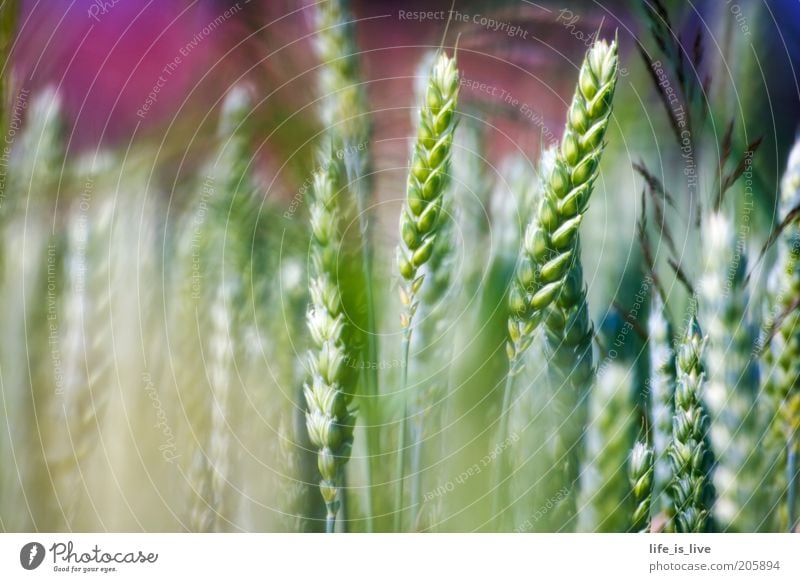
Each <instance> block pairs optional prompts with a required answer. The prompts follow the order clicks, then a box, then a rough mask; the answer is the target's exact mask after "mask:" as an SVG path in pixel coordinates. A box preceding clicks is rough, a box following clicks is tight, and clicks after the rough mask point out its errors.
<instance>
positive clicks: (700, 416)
mask: <svg viewBox="0 0 800 582" xmlns="http://www.w3.org/2000/svg"><path fill="white" fill-rule="evenodd" d="M705 343H706V340H705V338H704V337H703V335H702V332H701V331H700V326H699V325H698V323H697V320H696V319H694V318H692V320H691V321H690V323H689V328H688V329H687V331H686V337H685V338H684V339H683V342H682V343H681V345H680V346H679V347H678V350H677V355H676V358H675V363H676V369H677V373H678V383H677V385H676V387H675V416H674V417H673V420H672V442H671V443H670V449H669V457H670V460H671V462H672V471H673V479H672V483H671V484H670V488H669V493H670V497H671V499H672V508H671V513H672V516H671V517H672V527H673V528H674V530H675V531H677V532H682V533H697V532H704V531H709V530H710V529H712V528H711V511H712V507H713V505H714V497H715V492H714V485H713V483H712V480H711V472H712V467H713V465H714V457H713V454H712V451H711V446H710V443H709V420H708V415H707V414H706V411H705V407H704V406H703V403H702V391H703V384H704V382H705V369H704V366H703V351H704V349H705Z"/></svg>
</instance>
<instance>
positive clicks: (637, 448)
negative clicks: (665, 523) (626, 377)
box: [628, 441, 653, 532]
mask: <svg viewBox="0 0 800 582" xmlns="http://www.w3.org/2000/svg"><path fill="white" fill-rule="evenodd" d="M628 480H629V481H630V484H631V493H632V494H633V501H634V510H633V516H632V518H631V521H632V529H633V531H639V532H649V531H650V520H651V517H650V508H651V505H652V499H653V449H652V447H650V446H648V445H647V443H644V442H642V441H636V444H635V445H633V450H632V451H631V458H630V464H629V466H628Z"/></svg>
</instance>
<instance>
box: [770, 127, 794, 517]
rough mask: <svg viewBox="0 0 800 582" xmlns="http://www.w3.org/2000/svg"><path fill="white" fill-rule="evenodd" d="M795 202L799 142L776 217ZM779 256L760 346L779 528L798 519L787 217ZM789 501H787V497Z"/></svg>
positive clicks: (791, 268)
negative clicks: (766, 339) (768, 334)
mask: <svg viewBox="0 0 800 582" xmlns="http://www.w3.org/2000/svg"><path fill="white" fill-rule="evenodd" d="M799 202H800V141H798V142H797V143H796V144H795V146H794V148H793V149H792V152H791V154H790V155H789V162H788V164H787V168H786V172H785V173H784V176H783V180H782V181H781V197H780V201H779V205H778V218H779V222H784V221H786V220H787V218H788V217H789V213H790V212H791V211H792V210H793V209H794V208H795V207H796V206H797V205H798V203H799ZM778 245H779V247H778V253H779V255H778V259H777V261H776V263H775V266H774V268H773V271H772V273H771V274H770V281H769V287H770V294H771V296H770V311H771V316H770V317H769V318H768V319H769V320H770V321H772V322H773V326H774V327H775V329H774V334H773V335H772V338H771V340H770V343H769V345H768V346H767V349H765V351H764V365H765V370H766V376H767V377H766V384H765V391H766V393H767V395H768V397H769V401H770V409H771V410H770V413H771V414H770V417H771V420H772V431H771V432H772V434H771V437H770V439H769V440H768V444H769V446H770V448H771V449H772V450H774V451H775V455H774V456H775V457H777V462H776V467H775V471H774V475H775V477H774V478H775V480H776V481H777V488H776V489H777V492H776V493H777V496H778V499H776V500H775V503H777V504H778V506H779V509H778V520H779V524H778V527H779V528H780V529H781V530H784V531H786V530H788V529H791V527H792V526H793V524H794V523H796V521H797V519H798V518H797V515H796V503H795V501H794V500H795V499H796V498H797V487H798V478H797V474H796V471H795V470H794V469H793V468H792V467H791V463H789V460H790V458H792V459H793V457H792V455H795V454H796V447H797V438H798V437H797V435H798V432H799V431H800V414H799V413H798V411H800V310H798V309H797V302H798V301H800V223H798V221H797V219H794V220H792V221H791V222H790V223H789V224H787V225H786V226H785V227H784V229H783V230H782V231H781V234H780V237H779V240H778ZM790 501H791V502H792V503H789V502H790Z"/></svg>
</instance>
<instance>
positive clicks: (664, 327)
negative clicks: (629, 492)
mask: <svg viewBox="0 0 800 582" xmlns="http://www.w3.org/2000/svg"><path fill="white" fill-rule="evenodd" d="M647 330H648V345H649V355H650V398H649V400H650V426H651V430H652V434H653V438H652V441H653V454H654V461H653V463H654V467H655V469H654V476H653V495H652V498H653V502H652V505H653V508H654V509H655V510H656V511H660V510H662V509H666V508H667V506H668V504H669V500H668V499H667V496H666V489H667V486H668V485H669V483H670V482H671V481H672V467H671V466H670V461H669V457H668V455H667V450H668V448H669V442H670V441H671V440H672V416H673V414H674V412H675V351H674V349H673V347H672V341H673V338H672V335H673V334H672V324H671V323H670V321H669V319H668V317H667V313H666V307H665V306H664V301H663V300H662V299H661V295H659V294H658V292H656V293H654V294H653V297H652V300H651V303H650V315H649V317H648V319H647Z"/></svg>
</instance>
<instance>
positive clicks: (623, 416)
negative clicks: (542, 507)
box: [551, 362, 635, 532]
mask: <svg viewBox="0 0 800 582" xmlns="http://www.w3.org/2000/svg"><path fill="white" fill-rule="evenodd" d="M556 389H557V390H561V391H568V390H571V388H570V387H569V386H565V385H562V386H561V387H558V386H557V387H556ZM590 399H591V402H590V403H589V404H590V406H589V422H588V424H586V419H581V418H580V417H579V415H580V405H578V406H576V405H575V403H574V402H573V401H572V398H571V397H567V398H563V397H560V396H559V395H558V394H556V395H555V396H554V402H555V403H556V405H557V406H558V407H559V408H561V407H564V406H565V407H566V409H565V410H558V409H556V410H554V413H555V414H554V416H555V419H554V420H553V424H552V426H553V428H552V433H553V436H552V437H551V438H552V440H553V444H554V447H553V448H554V453H553V458H554V459H553V465H552V473H553V475H552V481H553V485H552V486H551V489H552V490H553V491H558V490H560V489H561V488H565V489H567V490H571V489H574V488H576V487H578V485H580V494H578V492H575V491H572V492H571V493H570V495H568V496H567V497H566V498H565V499H564V500H563V501H562V502H561V503H560V504H559V505H558V506H557V507H556V508H554V511H553V515H552V516H551V520H552V523H553V527H554V528H555V529H557V530H561V531H563V530H566V529H573V528H575V527H576V526H577V527H579V528H580V529H581V530H583V531H594V532H625V531H628V529H629V528H630V515H631V514H630V508H631V502H630V495H629V488H628V475H627V473H626V466H627V461H628V456H629V454H630V451H631V447H632V446H633V442H634V432H633V431H634V429H635V426H634V424H635V422H634V421H635V405H634V401H633V373H632V372H631V370H630V369H629V368H628V367H627V366H625V365H623V364H620V363H614V362H612V363H609V364H607V365H606V366H604V367H603V368H602V369H601V370H600V372H599V375H598V377H597V386H596V387H595V389H594V390H593V391H592V394H591V397H590ZM565 401H566V402H565ZM564 402H565V404H562V403H564ZM582 422H583V423H585V424H584V425H585V426H588V428H587V430H586V444H585V447H581V440H582V439H581V435H580V434H579V433H580V431H581V430H582V426H584V425H582V424H581V423H582ZM580 448H585V449H586V454H585V455H581V454H580V453H579V449H580ZM577 467H580V468H581V470H580V472H579V471H578V469H577ZM579 480H580V483H579ZM578 500H580V501H578ZM576 512H577V513H578V515H577V516H576V515H575V514H576ZM574 521H577V522H578V523H577V524H575V523H573V522H574Z"/></svg>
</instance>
